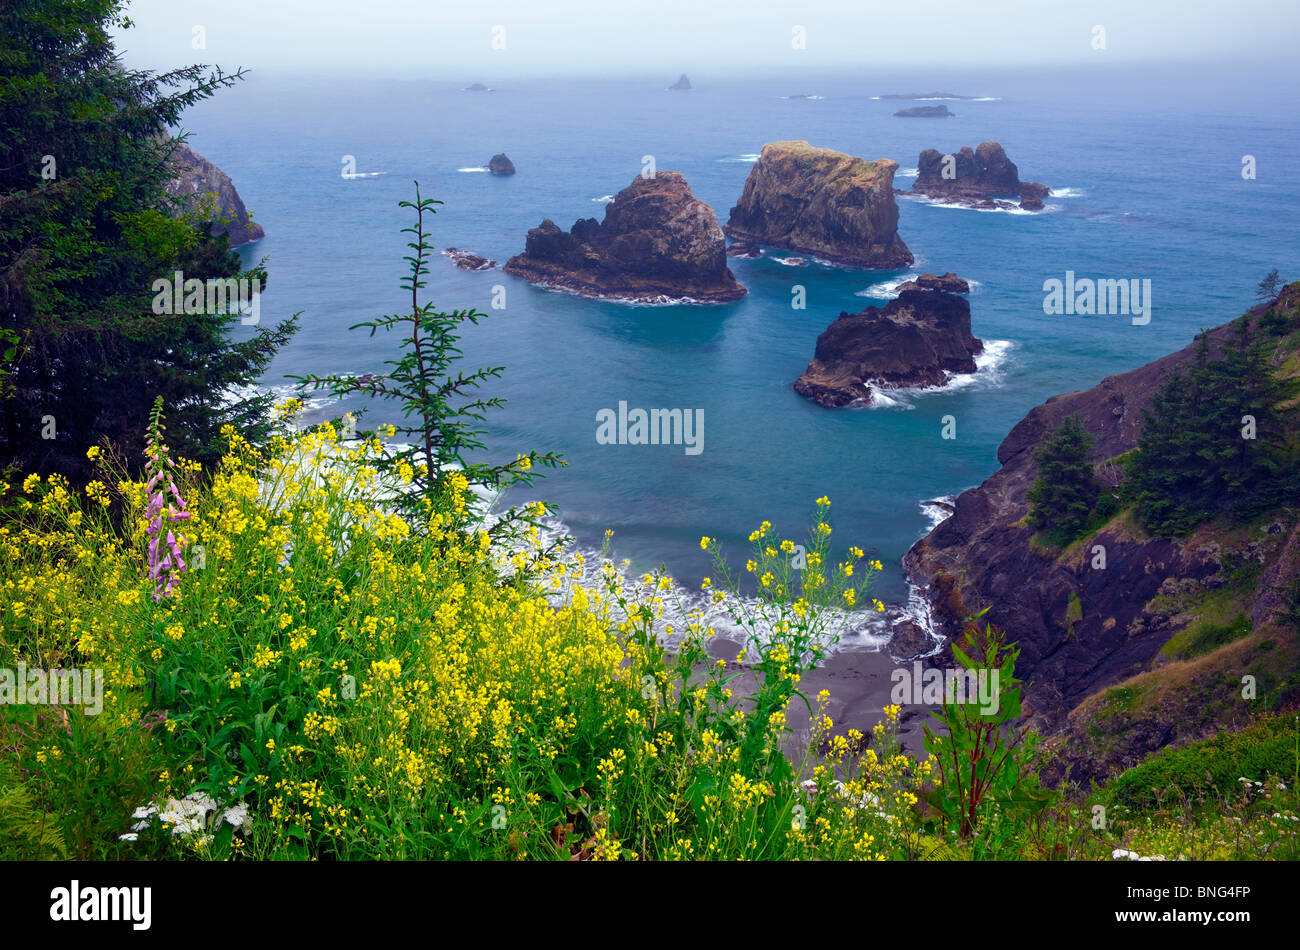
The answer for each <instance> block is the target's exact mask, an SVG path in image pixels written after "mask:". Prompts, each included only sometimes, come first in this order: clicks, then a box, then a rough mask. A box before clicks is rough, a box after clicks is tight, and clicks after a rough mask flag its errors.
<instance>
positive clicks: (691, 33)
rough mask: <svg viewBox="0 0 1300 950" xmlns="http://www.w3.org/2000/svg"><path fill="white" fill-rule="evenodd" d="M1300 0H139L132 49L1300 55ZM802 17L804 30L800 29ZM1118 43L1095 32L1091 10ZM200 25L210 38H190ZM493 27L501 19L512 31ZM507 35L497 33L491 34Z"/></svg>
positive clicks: (1000, 61)
mask: <svg viewBox="0 0 1300 950" xmlns="http://www.w3.org/2000/svg"><path fill="white" fill-rule="evenodd" d="M1298 10H1300V4H1298V3H1296V2H1295V0H1255V2H1246V3H1224V2H1222V0H1148V2H1138V0H1091V2H1085V0H1033V2H1031V0H979V2H976V0H898V2H897V3H889V4H883V3H879V2H877V0H807V2H788V0H645V2H642V3H628V2H626V0H617V2H616V0H462V2H447V0H133V2H132V3H131V4H130V6H129V7H128V14H129V15H130V16H131V18H132V20H133V21H134V22H135V24H136V26H135V27H134V28H133V29H130V30H126V31H124V32H123V33H122V34H121V35H120V36H119V38H118V47H119V49H120V50H122V51H123V52H124V58H125V59H126V61H127V63H128V64H130V65H132V66H138V67H149V68H154V69H163V68H166V67H170V66H179V65H186V64H189V63H194V62H205V63H219V64H221V65H222V66H225V67H235V66H246V67H251V68H253V69H254V70H257V71H258V72H261V73H263V74H268V73H269V74H286V73H296V74H307V75H369V76H376V77H391V78H429V79H448V80H460V79H465V78H474V79H477V78H480V77H481V78H485V79H491V78H496V77H504V76H520V75H584V74H604V75H620V74H622V75H627V74H645V73H663V74H665V75H667V74H672V75H674V76H675V75H676V74H677V73H680V72H686V73H693V72H694V73H701V74H709V75H714V76H718V75H725V74H747V73H748V74H752V73H758V72H766V71H786V70H799V71H805V72H821V71H827V72H829V71H843V70H845V69H875V68H880V67H885V68H888V67H903V66H912V67H956V68H971V67H998V66H1012V67H1014V66H1030V67H1041V66H1046V65H1053V64H1059V65H1062V66H1078V65H1081V64H1085V63H1088V62H1097V61H1099V60H1102V59H1104V60H1109V61H1112V62H1115V63H1117V64H1120V63H1122V64H1127V65H1137V64H1143V63H1150V64H1158V63H1163V62H1180V61H1181V62H1217V61H1227V62H1248V61H1252V60H1259V61H1262V62H1265V63H1267V65H1268V67H1269V68H1270V69H1276V68H1277V67H1278V66H1279V65H1280V62H1279V57H1281V62H1286V61H1289V60H1291V59H1292V57H1293V55H1294V52H1293V49H1292V48H1291V47H1292V44H1293V41H1294V37H1295V36H1296V35H1297V26H1298V25H1300V13H1298V12H1297V11H1298ZM796 26H800V27H803V30H804V33H803V35H804V37H805V44H806V48H804V49H796V48H794V46H793V44H792V39H793V38H794V36H795V31H794V28H795V27H796ZM1096 26H1102V27H1104V28H1105V38H1106V49H1105V50H1096V49H1094V48H1093V37H1094V27H1096ZM195 27H202V28H203V41H204V42H205V44H206V48H203V49H198V48H196V47H195V42H196V41H195ZM495 27H502V28H503V31H501V30H497V31H495V34H494V28H495ZM494 35H495V36H496V37H498V42H499V39H500V38H501V37H503V38H504V46H505V48H504V49H494V48H493V37H494Z"/></svg>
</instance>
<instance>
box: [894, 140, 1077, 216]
mask: <svg viewBox="0 0 1300 950" xmlns="http://www.w3.org/2000/svg"><path fill="white" fill-rule="evenodd" d="M916 168H917V176H916V182H915V183H914V184H913V185H912V191H913V192H914V193H915V194H920V195H926V196H928V197H930V198H944V199H947V200H949V201H957V202H960V203H962V204H966V205H970V206H972V207H978V208H985V207H1000V208H1011V207H1015V205H1013V204H1012V203H1011V202H1009V201H999V200H997V198H998V197H999V196H1003V197H1010V196H1016V197H1018V198H1019V199H1020V207H1022V208H1024V209H1025V210H1027V211H1040V210H1042V207H1043V198H1045V197H1047V196H1048V195H1050V194H1051V193H1052V192H1051V189H1049V188H1048V187H1047V186H1046V185H1043V184H1041V183H1039V182H1036V181H1027V182H1022V181H1021V180H1020V171H1019V169H1018V168H1016V163H1015V162H1013V161H1011V159H1009V158H1007V153H1006V151H1005V150H1004V149H1003V148H1002V146H1001V145H1000V144H998V143H997V142H981V143H980V144H979V146H978V147H977V148H976V149H974V150H973V151H972V150H971V148H970V146H969V145H968V146H964V147H963V148H962V149H961V151H959V152H954V153H952V154H951V155H942V154H940V153H939V152H938V151H936V150H935V149H932V148H927V149H926V150H925V151H924V152H922V153H921V154H920V156H919V157H918V158H917V160H916Z"/></svg>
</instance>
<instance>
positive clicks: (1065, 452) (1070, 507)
mask: <svg viewBox="0 0 1300 950" xmlns="http://www.w3.org/2000/svg"><path fill="white" fill-rule="evenodd" d="M1092 450H1093V439H1092V436H1091V435H1089V434H1088V432H1087V430H1085V429H1084V428H1083V422H1082V420H1081V419H1080V418H1079V416H1078V415H1071V416H1067V417H1066V418H1065V419H1064V420H1062V422H1061V425H1060V427H1059V428H1057V429H1056V430H1055V431H1054V432H1053V433H1051V434H1050V435H1049V436H1048V437H1047V438H1046V439H1045V440H1044V441H1043V442H1042V443H1041V444H1040V445H1039V446H1038V448H1037V450H1036V451H1035V453H1034V458H1035V460H1036V461H1037V463H1038V480H1037V481H1035V482H1034V484H1033V486H1031V487H1030V489H1029V491H1028V493H1027V494H1026V496H1025V497H1026V498H1027V500H1028V501H1029V505H1030V508H1029V523H1030V524H1032V525H1033V526H1034V527H1036V528H1038V529H1039V530H1041V531H1043V532H1044V533H1045V534H1046V536H1047V537H1048V539H1049V540H1051V541H1052V542H1053V543H1055V544H1058V545H1062V546H1064V545H1066V544H1068V543H1069V542H1070V541H1073V540H1074V539H1075V538H1077V537H1078V536H1079V535H1080V533H1081V532H1082V531H1083V530H1084V529H1085V528H1086V527H1087V526H1088V523H1089V521H1090V519H1091V516H1092V512H1093V508H1094V506H1095V505H1096V503H1097V498H1098V495H1099V492H1100V489H1099V488H1098V485H1097V482H1096V479H1095V478H1094V477H1093V470H1092V461H1091V458H1092Z"/></svg>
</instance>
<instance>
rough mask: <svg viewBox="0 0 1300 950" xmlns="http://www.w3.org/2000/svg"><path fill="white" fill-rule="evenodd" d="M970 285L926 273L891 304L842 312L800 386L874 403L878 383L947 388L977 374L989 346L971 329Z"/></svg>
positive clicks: (811, 392)
mask: <svg viewBox="0 0 1300 950" xmlns="http://www.w3.org/2000/svg"><path fill="white" fill-rule="evenodd" d="M969 289H970V288H969V286H968V285H967V284H966V281H964V280H962V279H961V278H960V277H958V276H957V275H956V274H951V273H949V274H945V275H944V276H943V277H936V276H935V275H934V274H923V275H921V277H920V278H918V279H917V280H916V281H913V282H909V283H908V284H905V285H904V287H903V289H902V290H900V292H899V295H898V297H897V298H896V299H895V300H891V301H890V302H889V303H888V304H887V305H886V306H885V307H883V308H881V307H868V308H867V309H866V310H863V311H862V312H861V313H853V314H850V313H841V314H840V315H839V318H838V319H837V320H836V321H835V322H834V323H832V324H831V325H830V326H829V327H827V328H826V330H825V331H824V332H823V333H822V334H821V336H819V337H818V338H817V348H816V350H815V351H814V353H813V360H812V362H811V363H809V364H808V369H807V370H806V371H805V372H804V374H803V375H802V376H800V377H799V379H798V380H797V381H796V382H795V384H794V390H795V392H797V393H799V395H801V396H805V397H807V398H808V399H811V400H812V401H813V402H815V403H817V404H818V405H821V406H825V407H827V408H828V409H835V408H839V407H842V406H848V405H853V404H857V405H870V404H871V402H872V400H873V399H874V393H873V390H874V389H903V388H914V387H929V386H942V385H943V384H944V383H946V382H947V381H948V379H949V377H950V376H951V374H953V373H973V372H974V371H975V368H976V367H975V357H976V356H977V355H979V354H980V353H981V352H983V350H984V344H983V342H982V341H980V340H979V339H977V338H976V337H974V336H972V335H971V329H970V304H969V303H968V302H967V301H966V299H965V298H964V297H962V296H959V294H963V293H967V292H968V291H969Z"/></svg>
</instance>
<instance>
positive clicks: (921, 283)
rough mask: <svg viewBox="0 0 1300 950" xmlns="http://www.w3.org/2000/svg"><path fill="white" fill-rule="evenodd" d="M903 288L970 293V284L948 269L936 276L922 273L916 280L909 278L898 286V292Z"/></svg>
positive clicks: (903, 289)
mask: <svg viewBox="0 0 1300 950" xmlns="http://www.w3.org/2000/svg"><path fill="white" fill-rule="evenodd" d="M905 290H943V291H947V292H948V293H950V294H968V293H970V284H968V283H966V281H964V280H962V279H961V278H960V277H958V276H957V275H956V274H954V273H953V272H952V271H949V272H948V273H946V274H944V275H943V276H942V277H936V276H935V275H934V274H922V275H921V276H920V277H918V278H916V280H909V281H908V282H907V283H905V284H902V285H900V286H899V288H898V292H899V293H902V292H903V291H905Z"/></svg>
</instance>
